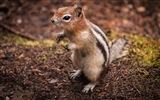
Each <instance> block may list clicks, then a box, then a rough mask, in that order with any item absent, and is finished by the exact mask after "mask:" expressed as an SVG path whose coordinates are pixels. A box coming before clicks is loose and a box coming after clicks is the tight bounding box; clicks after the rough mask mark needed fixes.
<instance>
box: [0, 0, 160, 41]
mask: <svg viewBox="0 0 160 100" xmlns="http://www.w3.org/2000/svg"><path fill="white" fill-rule="evenodd" d="M77 1H78V0H77ZM73 2H74V0H0V32H2V31H4V29H7V30H10V31H12V32H13V33H16V34H19V35H22V36H25V37H29V38H33V39H37V40H43V39H45V38H51V39H52V38H54V36H55V33H56V32H57V31H58V30H57V28H56V27H55V26H53V25H52V23H51V21H50V18H51V17H52V16H53V14H54V12H55V11H56V10H57V9H58V8H59V7H63V6H70V5H72V4H73ZM78 2H79V3H80V5H81V6H82V7H83V10H84V11H85V14H86V17H87V18H88V19H89V20H90V21H92V22H93V23H95V24H97V25H98V26H100V27H101V29H102V30H103V31H104V32H106V31H107V30H108V29H111V30H114V31H116V32H119V33H131V34H144V35H147V36H150V37H152V38H154V39H158V38H159V36H160V1H159V0H101V1H97V0H89V1H86V0H79V1H78ZM2 27H3V28H2Z"/></svg>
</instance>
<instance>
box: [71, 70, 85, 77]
mask: <svg viewBox="0 0 160 100" xmlns="http://www.w3.org/2000/svg"><path fill="white" fill-rule="evenodd" d="M81 73H82V71H81V70H80V69H79V70H74V71H73V72H72V73H71V74H70V75H69V77H70V79H75V78H77V77H79V76H80V75H81Z"/></svg>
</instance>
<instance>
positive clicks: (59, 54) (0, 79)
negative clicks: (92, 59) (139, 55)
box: [0, 0, 160, 100]
mask: <svg viewBox="0 0 160 100" xmlns="http://www.w3.org/2000/svg"><path fill="white" fill-rule="evenodd" d="M67 1H70V0H67ZM125 1H126V2H125ZM0 3H1V4H0V10H2V12H0V16H1V18H2V20H3V21H2V22H3V23H5V24H7V25H9V26H10V27H12V28H14V29H16V30H18V31H21V32H22V33H24V34H30V35H33V36H34V37H36V38H37V39H39V40H42V39H45V38H50V39H52V38H54V36H55V32H57V30H55V29H56V28H55V27H54V26H53V25H52V24H51V22H50V18H51V16H52V15H53V12H54V11H55V10H56V9H57V8H59V7H62V6H66V5H70V3H69V2H53V1H52V0H46V1H45V0H41V1H37V0H32V1H26V0H19V1H8V0H2V1H0ZM35 4H36V5H35ZM81 4H82V5H83V9H84V10H85V12H86V14H87V15H86V16H87V18H88V19H90V20H91V21H92V22H94V23H96V24H98V25H99V26H100V27H102V29H103V30H104V32H106V31H107V29H108V28H111V29H113V30H115V31H119V32H125V33H133V34H139V33H144V34H145V35H149V36H151V37H154V38H158V36H159V26H158V24H157V23H158V22H157V20H159V17H157V16H159V13H160V12H158V10H157V7H155V8H152V11H154V12H152V13H150V10H148V8H147V7H149V6H148V5H147V4H148V3H145V2H144V3H142V2H134V0H133V1H130V2H129V1H128V0H124V1H123V2H111V1H110V0H108V1H103V2H97V1H94V2H93V1H89V2H81ZM155 4H157V5H158V6H159V4H160V3H159V2H158V3H157V1H156V0H155ZM97 5H98V6H97ZM153 5H154V3H152V4H151V5H150V6H153ZM132 6H133V7H132ZM139 7H141V8H139ZM144 8H145V11H143V9H144ZM92 9H94V10H92ZM104 9H105V10H104ZM137 9H138V10H137ZM154 18H156V19H157V20H152V19H154ZM153 24H154V25H153ZM0 32H1V33H3V34H1V40H0V100H125V99H126V100H128V99H131V100H137V99H138V100H158V99H160V84H159V83H160V81H159V79H160V70H159V69H157V66H155V67H152V68H149V69H147V74H146V73H145V72H144V71H142V69H140V66H133V65H131V64H132V63H133V60H132V58H130V56H127V57H125V58H123V59H119V60H117V61H114V62H113V63H112V64H110V65H109V68H108V70H107V71H105V72H104V73H103V75H102V78H101V79H100V82H99V85H98V86H97V87H96V88H95V90H94V92H93V93H91V92H89V93H88V94H84V93H82V92H81V90H82V89H83V86H84V85H85V84H87V83H88V80H87V79H86V78H85V77H84V75H82V76H81V77H80V78H79V79H76V80H74V81H73V80H70V79H69V77H68V75H69V73H70V72H71V71H72V70H73V69H74V68H73V66H72V62H71V60H70V52H68V51H66V50H65V49H64V48H63V47H61V46H59V45H55V46H53V47H45V46H44V47H43V46H27V45H21V44H17V43H15V40H13V41H8V39H7V38H6V37H8V34H10V32H8V31H6V30H5V29H4V28H2V27H0ZM52 32H54V33H52ZM127 58H130V59H127Z"/></svg>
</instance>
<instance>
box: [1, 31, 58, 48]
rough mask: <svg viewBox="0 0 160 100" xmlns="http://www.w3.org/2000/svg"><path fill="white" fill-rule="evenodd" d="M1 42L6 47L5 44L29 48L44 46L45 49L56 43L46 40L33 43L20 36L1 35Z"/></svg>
mask: <svg viewBox="0 0 160 100" xmlns="http://www.w3.org/2000/svg"><path fill="white" fill-rule="evenodd" d="M0 37H1V41H0V43H1V44H3V45H5V44H21V45H28V46H43V47H51V46H53V45H55V42H54V41H53V40H49V39H45V40H43V41H41V42H39V41H33V40H29V39H26V38H23V37H20V36H18V35H14V34H8V33H6V34H4V33H2V34H0Z"/></svg>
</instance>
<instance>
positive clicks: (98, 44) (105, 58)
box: [96, 38, 107, 66]
mask: <svg viewBox="0 0 160 100" xmlns="http://www.w3.org/2000/svg"><path fill="white" fill-rule="evenodd" d="M96 41H97V42H96V44H97V47H98V48H99V49H100V50H101V52H102V54H103V57H104V63H103V66H104V65H105V62H106V60H107V54H106V50H105V48H104V46H103V45H102V44H101V43H100V42H99V41H98V39H97V38H96Z"/></svg>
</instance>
